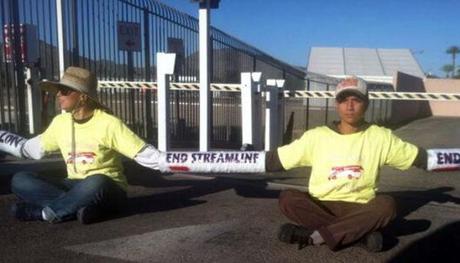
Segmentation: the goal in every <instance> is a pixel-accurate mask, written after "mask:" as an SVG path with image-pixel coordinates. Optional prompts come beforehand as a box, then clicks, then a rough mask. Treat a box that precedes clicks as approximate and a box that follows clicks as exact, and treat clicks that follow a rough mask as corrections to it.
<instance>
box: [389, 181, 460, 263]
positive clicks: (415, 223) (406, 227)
mask: <svg viewBox="0 0 460 263" xmlns="http://www.w3.org/2000/svg"><path fill="white" fill-rule="evenodd" d="M452 190H454V188H453V187H438V188H433V189H429V190H420V191H398V192H386V193H385V194H388V195H391V196H393V198H394V199H395V201H396V203H397V206H398V215H397V218H396V219H395V220H394V221H393V222H392V223H391V224H390V225H389V226H388V227H387V228H386V229H384V231H383V234H384V235H385V237H386V238H385V239H384V240H385V244H384V251H386V250H389V249H391V248H393V247H394V246H396V245H397V244H398V242H399V241H398V239H397V237H401V236H406V235H411V234H415V233H419V232H423V231H426V230H427V229H428V228H429V227H430V226H431V221H429V220H426V219H415V220H409V219H405V217H406V216H407V215H409V214H410V213H412V212H414V211H416V210H418V209H419V208H420V207H423V206H425V205H427V204H428V203H430V202H437V203H447V202H452V203H455V204H460V198H457V197H453V196H451V195H449V194H448V193H447V192H449V191H452ZM446 233H447V232H446ZM442 245H443V244H436V243H434V244H432V246H434V247H436V246H442ZM459 246H460V245H459ZM409 262H411V261H410V260H409Z"/></svg>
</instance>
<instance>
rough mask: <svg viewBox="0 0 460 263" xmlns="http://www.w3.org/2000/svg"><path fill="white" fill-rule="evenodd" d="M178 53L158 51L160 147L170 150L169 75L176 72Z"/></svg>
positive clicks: (162, 149)
mask: <svg viewBox="0 0 460 263" xmlns="http://www.w3.org/2000/svg"><path fill="white" fill-rule="evenodd" d="M175 60H176V54H173V53H162V52H159V53H157V85H158V87H157V88H158V90H157V92H158V111H157V112H158V118H157V120H158V149H159V150H160V151H165V152H166V151H169V148H170V143H169V134H170V130H169V128H170V118H169V116H170V112H169V103H170V100H169V77H170V75H172V74H174V63H175Z"/></svg>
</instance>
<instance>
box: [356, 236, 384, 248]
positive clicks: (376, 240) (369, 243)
mask: <svg viewBox="0 0 460 263" xmlns="http://www.w3.org/2000/svg"><path fill="white" fill-rule="evenodd" d="M357 246H358V247H361V248H364V249H366V250H367V251H369V252H374V253H375V252H380V251H382V250H383V235H382V233H381V232H379V231H374V232H371V233H369V234H367V235H366V236H364V237H363V238H362V239H361V240H360V241H359V242H358V243H357Z"/></svg>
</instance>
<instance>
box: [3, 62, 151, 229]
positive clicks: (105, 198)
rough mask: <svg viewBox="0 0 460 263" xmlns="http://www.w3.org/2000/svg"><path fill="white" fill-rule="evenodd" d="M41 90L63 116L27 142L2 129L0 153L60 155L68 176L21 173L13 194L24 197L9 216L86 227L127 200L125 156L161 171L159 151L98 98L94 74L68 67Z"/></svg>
mask: <svg viewBox="0 0 460 263" xmlns="http://www.w3.org/2000/svg"><path fill="white" fill-rule="evenodd" d="M39 86H40V87H41V88H42V89H43V90H46V91H48V92H54V93H56V95H57V101H58V103H59V105H60V107H61V109H62V110H64V111H65V112H64V113H61V114H59V115H57V116H56V117H54V119H53V120H52V122H51V124H50V125H49V127H48V128H47V129H46V130H45V131H44V132H43V133H42V134H40V135H38V136H36V137H34V138H31V139H25V138H22V137H20V136H18V135H15V134H13V133H10V132H7V131H0V137H1V138H3V139H4V140H1V141H0V151H3V152H7V153H10V154H12V155H14V156H16V157H20V158H28V159H41V158H42V157H43V156H45V155H47V154H50V153H53V152H56V151H59V152H60V153H61V155H62V157H63V159H64V161H65V164H66V168H67V169H66V170H67V173H66V176H65V177H59V178H54V177H53V178H52V177H47V176H40V175H38V174H36V173H34V172H28V171H27V172H26V171H23V172H18V173H16V174H15V175H14V176H13V178H12V180H11V191H12V192H13V193H14V194H15V195H16V196H17V197H18V198H19V199H20V201H19V202H17V203H15V204H13V206H12V208H11V212H12V214H13V216H15V217H16V218H17V219H19V220H43V221H48V222H51V223H59V222H63V221H67V220H71V219H75V218H77V219H78V220H79V221H80V222H81V223H83V224H88V223H92V222H96V221H99V220H101V219H103V218H104V217H105V216H107V215H109V214H111V213H112V212H115V211H117V210H118V209H119V208H120V206H121V205H122V204H123V202H124V201H125V200H126V190H127V180H126V177H125V175H124V173H123V167H122V161H121V156H122V155H124V156H126V157H128V158H131V159H134V160H135V161H136V162H138V163H140V164H141V165H144V166H148V167H150V168H152V169H157V160H158V156H159V152H158V151H157V150H156V149H155V147H153V146H152V145H150V144H147V143H146V142H145V141H144V140H142V139H141V138H139V137H138V136H137V135H136V134H135V133H134V132H132V131H131V130H130V129H129V128H128V127H127V126H126V125H125V124H124V123H123V122H122V121H121V120H120V119H119V118H117V117H115V116H113V115H112V114H110V111H109V110H108V109H107V108H106V107H105V106H104V105H102V104H101V103H100V102H99V101H98V99H97V78H96V75H95V74H94V73H92V72H90V71H88V70H86V69H84V68H80V67H69V68H67V69H66V71H65V73H64V75H63V76H62V78H61V80H60V81H42V82H40V84H39Z"/></svg>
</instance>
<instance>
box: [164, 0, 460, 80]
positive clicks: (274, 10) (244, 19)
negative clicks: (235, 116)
mask: <svg viewBox="0 0 460 263" xmlns="http://www.w3.org/2000/svg"><path fill="white" fill-rule="evenodd" d="M159 1H160V2H163V3H165V4H167V5H169V6H171V7H174V8H175V9H178V10H179V11H182V12H185V13H187V14H190V15H192V16H194V17H198V4H197V3H193V2H192V1H191V0H159ZM211 25H212V26H213V27H216V28H218V29H220V30H222V31H224V32H226V33H228V34H230V35H232V36H234V37H236V38H238V39H240V40H242V41H243V42H246V43H248V44H250V45H252V46H255V47H256V48H258V49H260V50H262V51H264V52H266V53H268V54H269V55H271V56H273V57H275V58H277V59H280V60H282V61H285V62H287V63H290V64H292V65H296V66H304V67H306V65H307V63H308V55H309V51H310V48H311V47H358V48H405V49H410V50H411V51H412V52H413V54H414V56H415V58H416V59H417V60H418V62H419V63H420V65H421V67H422V69H423V71H424V72H426V73H432V74H436V75H438V76H444V75H445V74H444V73H443V72H442V70H441V67H442V66H443V65H445V64H451V63H452V57H451V55H448V54H447V53H446V52H445V51H446V49H447V48H448V47H450V46H453V45H455V46H460V0H265V1H264V0H221V1H220V6H219V8H218V9H214V10H212V11H211ZM458 57H459V58H458V61H457V64H460V56H458Z"/></svg>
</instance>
